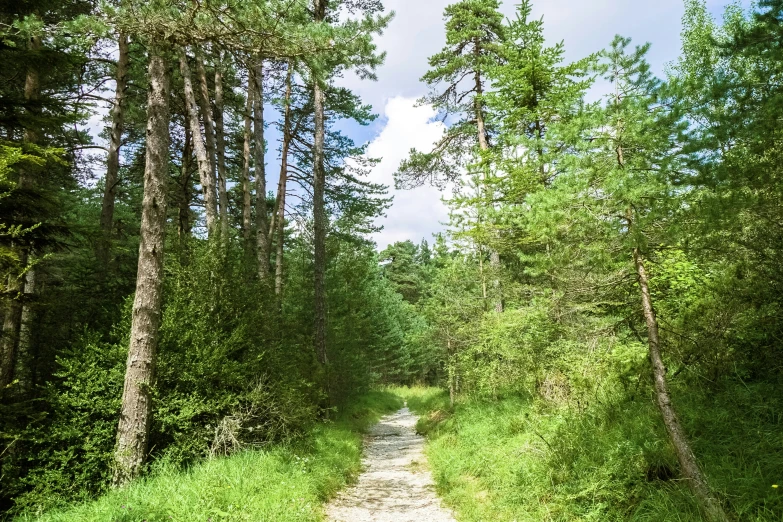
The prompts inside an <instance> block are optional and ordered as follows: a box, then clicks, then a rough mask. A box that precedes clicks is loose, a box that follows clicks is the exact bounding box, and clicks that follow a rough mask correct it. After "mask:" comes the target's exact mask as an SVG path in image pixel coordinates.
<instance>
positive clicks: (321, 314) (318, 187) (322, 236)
mask: <svg viewBox="0 0 783 522" xmlns="http://www.w3.org/2000/svg"><path fill="white" fill-rule="evenodd" d="M314 7H315V21H316V22H322V21H323V20H324V19H325V18H326V1H325V0H314ZM318 76H319V75H318V73H317V72H316V71H313V74H312V78H313V108H314V110H315V136H314V138H315V139H314V141H313V235H314V240H313V243H314V250H315V255H314V271H315V274H314V278H313V283H314V287H315V288H314V290H315V303H314V304H315V341H314V344H315V353H316V355H317V356H318V360H319V361H320V362H321V364H326V363H327V362H328V358H327V350H326V203H325V201H324V192H325V188H326V172H325V170H324V139H325V134H326V125H325V121H324V120H325V114H324V91H323V89H322V88H321V84H320V83H319V79H318Z"/></svg>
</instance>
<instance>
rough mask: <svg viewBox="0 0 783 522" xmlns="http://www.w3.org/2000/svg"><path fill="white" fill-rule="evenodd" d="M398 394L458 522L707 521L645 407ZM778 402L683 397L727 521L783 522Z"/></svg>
mask: <svg viewBox="0 0 783 522" xmlns="http://www.w3.org/2000/svg"><path fill="white" fill-rule="evenodd" d="M740 388H741V389H740ZM395 392H396V393H398V394H400V395H401V396H403V397H405V398H406V399H407V400H408V404H409V406H410V407H411V409H413V410H414V411H415V412H416V413H418V414H420V415H421V416H422V418H421V420H420V421H419V425H418V430H419V431H420V432H422V433H425V434H426V435H427V436H428V438H429V443H428V446H427V455H428V458H429V464H430V467H431V469H432V472H433V477H434V479H435V482H436V486H437V489H438V492H439V493H440V494H441V495H442V496H443V498H444V499H445V501H446V503H447V504H448V505H449V506H450V507H452V508H453V509H454V510H455V512H456V514H457V518H458V520H460V522H479V521H489V520H492V521H517V522H534V521H535V522H539V521H558V522H559V521H576V520H584V521H596V522H597V521H602V522H604V521H618V522H619V521H639V522H641V521H645V522H647V521H649V522H668V521H672V522H699V521H701V520H702V518H701V516H700V514H699V511H698V508H697V506H696V505H695V503H694V501H693V498H692V496H691V494H690V492H689V490H688V489H687V487H685V485H683V484H682V483H681V482H680V481H678V480H676V469H677V461H676V458H675V456H674V454H673V452H672V450H671V449H670V447H669V445H668V443H667V439H666V436H665V433H664V432H663V429H662V427H661V422H660V419H659V416H658V412H657V409H656V408H655V407H654V405H653V403H652V401H650V400H648V399H646V398H637V399H635V400H629V399H627V398H624V395H623V394H621V393H616V394H615V395H614V396H612V395H611V394H607V395H606V396H604V397H601V398H600V399H601V400H600V401H596V402H595V403H594V404H592V405H590V406H589V407H586V408H585V407H584V406H583V407H582V408H576V407H573V406H572V407H563V406H559V407H558V406H554V405H551V404H546V403H544V402H543V401H541V400H538V399H536V400H534V399H531V398H525V397H505V398H502V399H500V400H497V401H483V400H469V399H461V400H459V401H458V402H457V404H456V406H455V407H454V408H451V407H450V406H449V400H448V395H447V393H445V392H443V391H439V390H433V389H426V388H414V389H409V390H406V389H403V390H395ZM777 395H779V392H778V393H777ZM775 396H776V395H775V391H774V390H771V389H768V388H764V389H761V388H760V389H749V388H746V387H744V386H742V387H739V388H738V387H736V386H727V387H726V388H725V389H724V390H723V391H722V392H720V393H719V394H712V395H709V394H706V393H705V394H704V395H697V394H694V393H692V392H691V393H684V392H680V394H679V397H680V401H679V403H678V406H679V408H680V409H681V416H682V417H683V419H684V423H685V425H686V429H687V430H688V432H689V433H690V434H691V437H692V440H693V443H694V449H695V451H696V454H697V456H698V457H699V458H700V460H701V461H702V465H703V467H704V469H705V472H706V473H707V475H708V476H709V480H710V483H711V485H712V486H713V488H714V489H715V490H716V491H717V492H718V493H719V495H720V496H721V498H722V500H723V503H724V505H725V506H726V509H727V512H728V513H729V515H730V516H731V517H732V519H734V520H738V521H743V522H744V521H753V522H762V521H763V522H773V521H778V522H779V521H781V520H783V495H782V494H781V488H783V430H781V427H782V426H781V419H780V417H781V416H780V414H779V413H777V414H776V413H774V412H775V411H777V408H778V406H779V401H778V400H776V399H774V397H775ZM773 484H779V485H780V488H773V487H772V485H773Z"/></svg>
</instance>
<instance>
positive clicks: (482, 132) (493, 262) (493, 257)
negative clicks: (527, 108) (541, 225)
mask: <svg viewBox="0 0 783 522" xmlns="http://www.w3.org/2000/svg"><path fill="white" fill-rule="evenodd" d="M480 50H481V47H480V44H479V42H478V41H476V42H475V50H474V52H475V54H476V56H479V54H480ZM475 82H476V85H475V88H476V97H475V99H474V100H473V103H474V109H475V113H476V130H477V132H478V142H479V148H480V149H481V152H487V151H489V139H488V138H487V126H486V121H485V118H484V106H483V100H482V97H483V95H484V85H483V83H482V81H481V72H480V71H478V70H477V71H476V75H475ZM482 163H484V158H482ZM484 182H485V183H488V182H489V172H488V166H485V173H484ZM487 204H488V205H492V204H493V203H492V200H491V198H490V200H489V201H488V202H487ZM489 265H490V267H491V268H492V270H493V271H494V272H496V273H495V274H494V275H495V277H497V272H498V271H499V270H500V254H499V253H498V251H497V250H495V249H494V248H491V249H490V251H489ZM492 286H493V287H494V289H495V296H494V297H495V311H496V312H497V313H502V312H503V298H502V297H501V295H500V292H501V290H500V280H499V279H497V278H496V279H494V280H493V281H492Z"/></svg>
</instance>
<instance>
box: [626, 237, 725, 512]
mask: <svg viewBox="0 0 783 522" xmlns="http://www.w3.org/2000/svg"><path fill="white" fill-rule="evenodd" d="M633 259H634V264H635V265H636V273H637V275H638V276H639V289H640V290H641V294H642V307H643V309H644V318H645V320H646V321H647V339H648V343H649V347H650V362H651V363H652V370H653V380H654V382H655V400H656V402H657V403H658V409H659V410H660V411H661V416H662V417H663V423H664V425H665V426H666V431H667V432H668V434H669V440H671V443H672V445H673V446H674V450H675V452H676V453H677V460H679V462H680V470H681V472H682V475H683V477H685V479H687V480H688V485H689V486H690V488H691V490H692V491H693V494H694V495H695V496H696V498H697V499H698V501H699V504H700V505H701V507H702V509H703V510H704V513H705V514H706V515H707V518H708V519H709V520H710V521H712V522H727V521H728V517H727V516H726V513H725V512H724V511H723V508H722V507H721V505H720V502H719V501H718V499H716V498H715V497H714V496H713V495H712V493H711V492H710V488H709V486H708V485H707V479H706V478H705V477H704V474H703V473H702V471H701V469H700V468H699V464H698V462H697V461H696V456H695V455H694V454H693V450H692V449H691V446H690V443H689V442H688V437H687V436H686V435H685V431H684V430H683V428H682V425H681V424H680V420H679V418H678V417H677V413H676V411H675V410H674V406H673V405H672V402H671V395H670V393H669V385H668V383H667V382H666V366H665V365H664V363H663V358H662V357H661V348H660V340H659V336H658V320H657V318H656V317H655V310H654V308H653V304H652V297H651V296H650V286H649V281H648V277H647V271H646V270H645V267H644V259H643V257H642V254H641V253H640V252H639V249H638V248H635V249H634V251H633Z"/></svg>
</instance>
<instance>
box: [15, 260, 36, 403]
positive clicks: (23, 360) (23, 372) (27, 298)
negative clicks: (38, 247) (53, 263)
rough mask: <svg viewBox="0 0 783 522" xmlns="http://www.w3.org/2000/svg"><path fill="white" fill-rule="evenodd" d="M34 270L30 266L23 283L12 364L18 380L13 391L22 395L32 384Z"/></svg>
mask: <svg viewBox="0 0 783 522" xmlns="http://www.w3.org/2000/svg"><path fill="white" fill-rule="evenodd" d="M36 277H37V276H36V270H35V268H31V269H30V270H28V271H27V275H26V277H25V284H24V294H23V298H24V300H23V302H22V315H21V318H20V326H19V347H18V348H17V352H16V361H15V364H14V379H15V380H18V381H19V384H18V386H17V387H16V390H15V392H16V393H17V394H21V395H24V394H26V393H28V392H29V391H30V390H31V389H32V386H33V369H32V361H33V357H32V346H33V343H32V341H33V338H32V333H33V309H32V303H33V299H34V298H35V291H36V283H37V279H36Z"/></svg>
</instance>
